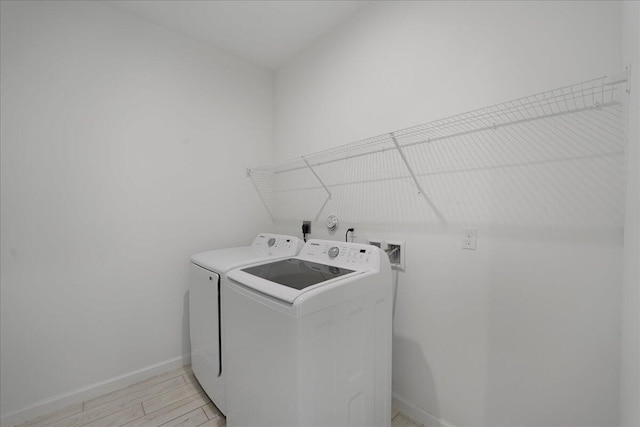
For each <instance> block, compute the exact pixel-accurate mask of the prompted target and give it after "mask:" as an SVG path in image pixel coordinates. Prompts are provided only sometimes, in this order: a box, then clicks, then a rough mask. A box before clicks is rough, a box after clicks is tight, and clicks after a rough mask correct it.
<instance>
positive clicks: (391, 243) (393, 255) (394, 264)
mask: <svg viewBox="0 0 640 427" xmlns="http://www.w3.org/2000/svg"><path fill="white" fill-rule="evenodd" d="M367 241H368V243H369V244H370V245H373V246H377V247H379V248H380V249H382V250H383V251H385V252H386V253H387V256H388V257H389V263H391V268H393V269H394V270H401V271H404V258H405V249H404V242H401V241H399V240H386V241H385V240H382V239H373V238H371V239H367Z"/></svg>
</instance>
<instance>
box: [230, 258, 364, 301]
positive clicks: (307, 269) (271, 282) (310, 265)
mask: <svg viewBox="0 0 640 427" xmlns="http://www.w3.org/2000/svg"><path fill="white" fill-rule="evenodd" d="M363 273H365V271H360V270H349V269H347V268H341V267H336V266H331V265H326V264H320V263H315V262H311V261H307V260H302V259H299V258H289V259H285V260H280V261H275V262H269V263H265V264H261V265H256V266H251V267H246V268H241V269H240V268H239V269H235V270H233V271H230V272H229V274H228V277H229V278H230V279H232V280H234V281H235V282H237V283H239V284H241V285H243V286H246V287H248V288H251V289H253V290H256V291H258V292H260V293H262V294H265V295H269V296H271V297H274V298H277V299H279V300H281V301H284V302H287V303H289V304H293V302H294V301H295V300H296V299H297V298H298V297H300V296H301V295H302V294H304V293H306V292H308V291H311V290H314V289H317V288H319V287H322V286H325V285H328V284H332V283H335V282H337V281H340V280H345V281H347V280H348V279H351V278H353V277H354V276H358V275H360V274H363Z"/></svg>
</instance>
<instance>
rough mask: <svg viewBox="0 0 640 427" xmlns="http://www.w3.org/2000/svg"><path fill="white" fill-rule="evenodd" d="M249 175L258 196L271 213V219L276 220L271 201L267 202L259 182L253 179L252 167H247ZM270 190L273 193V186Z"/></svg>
mask: <svg viewBox="0 0 640 427" xmlns="http://www.w3.org/2000/svg"><path fill="white" fill-rule="evenodd" d="M247 177H249V179H250V180H251V183H252V184H253V188H255V189H256V193H258V196H259V197H260V200H262V204H263V205H264V207H265V209H266V210H267V212H268V213H269V216H270V217H271V221H275V217H274V216H273V212H271V208H269V203H267V200H266V199H265V198H264V195H263V194H262V191H260V188H259V187H258V184H257V183H256V180H255V179H253V174H252V173H251V169H247ZM270 190H271V193H272V194H273V188H271V189H270Z"/></svg>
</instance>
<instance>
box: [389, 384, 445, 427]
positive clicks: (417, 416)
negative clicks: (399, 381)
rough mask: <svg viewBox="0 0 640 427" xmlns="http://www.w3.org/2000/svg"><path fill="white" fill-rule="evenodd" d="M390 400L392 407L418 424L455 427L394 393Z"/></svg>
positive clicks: (433, 426) (434, 426)
mask: <svg viewBox="0 0 640 427" xmlns="http://www.w3.org/2000/svg"><path fill="white" fill-rule="evenodd" d="M391 399H392V402H393V406H394V407H396V408H398V409H399V410H400V412H402V413H403V414H404V415H406V416H407V417H409V418H411V419H413V420H414V421H417V422H419V423H420V424H424V425H425V426H429V427H455V426H454V425H453V424H451V423H450V422H448V421H446V420H443V419H442V418H439V417H436V416H435V415H433V414H430V413H429V412H427V411H425V410H424V409H421V408H418V407H417V406H415V405H413V404H411V403H409V402H407V400H406V399H405V398H403V397H402V396H400V395H399V394H398V393H396V392H395V391H394V392H392V394H391Z"/></svg>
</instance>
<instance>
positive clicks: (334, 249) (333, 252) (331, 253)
mask: <svg viewBox="0 0 640 427" xmlns="http://www.w3.org/2000/svg"><path fill="white" fill-rule="evenodd" d="M339 253H340V248H338V247H337V246H332V247H331V249H329V258H335V257H337V256H338V254H339Z"/></svg>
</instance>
